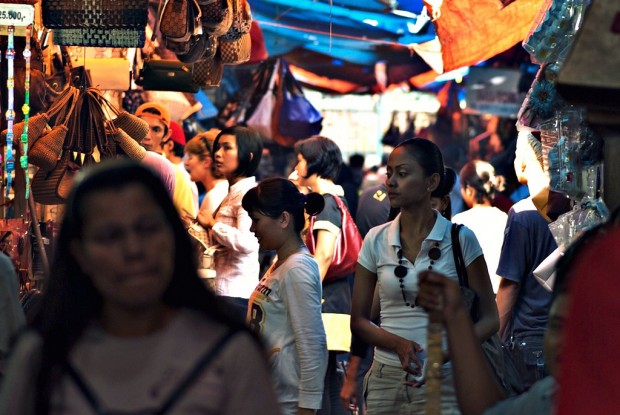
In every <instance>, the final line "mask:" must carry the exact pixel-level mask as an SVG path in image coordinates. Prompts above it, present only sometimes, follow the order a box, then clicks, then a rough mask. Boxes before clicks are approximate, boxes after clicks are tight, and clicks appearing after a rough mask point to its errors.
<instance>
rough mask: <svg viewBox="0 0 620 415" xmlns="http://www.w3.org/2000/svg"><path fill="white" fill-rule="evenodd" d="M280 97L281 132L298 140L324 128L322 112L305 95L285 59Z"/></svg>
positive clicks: (279, 89)
mask: <svg viewBox="0 0 620 415" xmlns="http://www.w3.org/2000/svg"><path fill="white" fill-rule="evenodd" d="M278 99H280V100H281V105H280V107H279V114H278V131H279V133H280V134H282V135H284V136H287V137H291V138H292V139H293V140H295V141H297V140H301V139H304V138H308V137H311V136H313V135H316V134H319V133H320V132H321V129H322V128H323V126H322V124H323V116H322V115H321V112H320V111H319V110H317V109H316V108H315V107H314V106H313V105H312V103H311V102H310V101H308V99H307V98H306V97H305V96H304V92H303V90H302V89H301V86H300V85H299V83H298V82H297V80H296V79H295V77H294V76H293V74H292V73H291V71H290V68H289V66H288V63H287V62H286V61H285V60H284V59H281V62H280V82H279V88H278Z"/></svg>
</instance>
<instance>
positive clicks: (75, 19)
mask: <svg viewBox="0 0 620 415" xmlns="http://www.w3.org/2000/svg"><path fill="white" fill-rule="evenodd" d="M41 3H42V4H41V8H42V14H43V26H45V27H47V28H49V29H71V28H83V27H88V28H104V29H113V28H116V29H121V28H123V29H131V28H135V29H138V28H141V29H144V28H145V26H146V23H147V19H148V0H44V1H42V2H41Z"/></svg>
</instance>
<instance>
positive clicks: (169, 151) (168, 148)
mask: <svg viewBox="0 0 620 415" xmlns="http://www.w3.org/2000/svg"><path fill="white" fill-rule="evenodd" d="M169 130H170V134H168V138H167V139H166V140H165V141H162V143H161V147H162V151H163V153H164V155H165V156H166V158H167V159H168V160H170V161H173V162H174V161H175V160H173V159H174V158H179V159H181V158H183V155H184V152H185V144H186V140H185V133H184V132H183V127H181V126H180V125H179V124H177V123H176V122H174V121H170V129H169Z"/></svg>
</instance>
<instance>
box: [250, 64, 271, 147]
mask: <svg viewBox="0 0 620 415" xmlns="http://www.w3.org/2000/svg"><path fill="white" fill-rule="evenodd" d="M278 68H279V61H276V65H275V67H274V68H273V70H272V71H271V77H269V76H267V75H268V74H269V71H267V70H264V71H262V72H259V74H260V75H262V76H260V78H259V79H258V81H259V84H258V85H257V89H258V90H260V91H264V95H263V97H262V98H261V99H260V101H259V103H258V105H256V107H255V109H254V111H253V112H252V115H251V116H250V117H249V118H248V119H247V121H246V124H247V125H248V126H250V127H252V128H253V129H255V130H256V131H258V133H259V134H260V135H261V136H262V137H263V138H266V139H268V140H270V139H271V137H272V136H273V133H272V130H271V118H272V116H273V111H274V110H275V107H276V91H275V90H274V86H275V83H276V78H277V74H278ZM265 82H267V86H266V87H265V86H264V83H265Z"/></svg>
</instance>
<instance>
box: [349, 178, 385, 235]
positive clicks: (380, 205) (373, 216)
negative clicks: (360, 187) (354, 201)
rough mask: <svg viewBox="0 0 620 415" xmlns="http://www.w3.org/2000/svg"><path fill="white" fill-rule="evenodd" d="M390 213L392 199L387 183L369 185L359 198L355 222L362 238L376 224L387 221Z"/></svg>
mask: <svg viewBox="0 0 620 415" xmlns="http://www.w3.org/2000/svg"><path fill="white" fill-rule="evenodd" d="M389 214H390V199H388V197H387V186H386V185H385V183H380V184H378V185H375V186H372V187H369V188H368V189H366V190H364V191H363V192H362V194H361V196H360V198H359V204H358V205H357V213H356V215H355V224H356V225H357V229H358V230H359V231H360V235H362V238H364V237H365V236H366V234H367V233H368V231H369V230H370V229H372V228H374V227H375V226H378V225H382V224H384V223H385V222H386V221H387V218H388V216H389Z"/></svg>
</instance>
